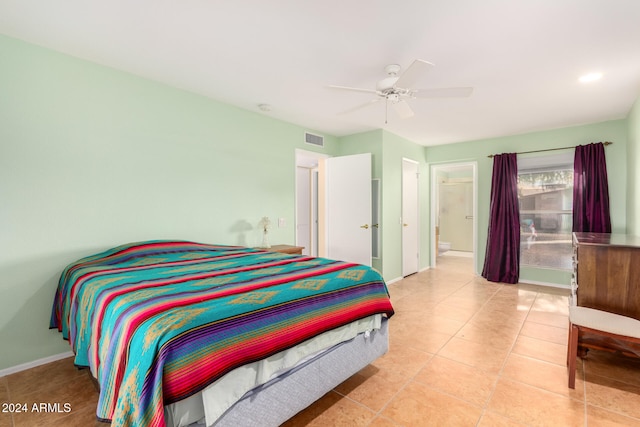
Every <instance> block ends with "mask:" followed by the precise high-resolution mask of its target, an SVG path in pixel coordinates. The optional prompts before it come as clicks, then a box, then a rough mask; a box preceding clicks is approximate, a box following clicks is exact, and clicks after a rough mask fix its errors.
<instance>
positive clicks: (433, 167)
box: [429, 161, 478, 274]
mask: <svg viewBox="0 0 640 427" xmlns="http://www.w3.org/2000/svg"><path fill="white" fill-rule="evenodd" d="M429 167H430V171H431V174H430V179H431V215H430V217H431V219H430V225H429V227H430V230H431V238H430V243H429V248H431V250H430V251H429V252H430V253H431V260H430V265H431V267H435V266H436V259H437V257H438V250H437V248H436V247H435V246H436V218H438V212H437V209H438V198H439V196H440V194H439V186H438V182H437V179H436V176H437V173H438V172H439V171H445V170H454V169H460V168H469V167H470V168H471V169H472V177H473V183H472V187H473V270H474V272H475V273H476V274H478V271H477V266H478V263H477V256H478V162H475V161H473V162H456V163H432V164H430V165H429Z"/></svg>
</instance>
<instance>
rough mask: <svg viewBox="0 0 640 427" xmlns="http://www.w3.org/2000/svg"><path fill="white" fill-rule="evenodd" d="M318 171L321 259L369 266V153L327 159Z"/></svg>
mask: <svg viewBox="0 0 640 427" xmlns="http://www.w3.org/2000/svg"><path fill="white" fill-rule="evenodd" d="M320 170H321V172H322V173H323V174H324V177H321V178H320V179H321V180H322V181H323V182H324V202H325V206H324V229H325V242H324V249H325V256H326V257H327V258H331V259H337V260H341V261H348V262H355V263H358V264H364V265H368V266H371V153H366V154H356V155H352V156H341V157H330V158H328V159H325V160H324V167H323V168H320Z"/></svg>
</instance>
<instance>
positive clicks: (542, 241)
mask: <svg viewBox="0 0 640 427" xmlns="http://www.w3.org/2000/svg"><path fill="white" fill-rule="evenodd" d="M518 200H519V203H520V264H521V265H527V266H534V267H542V268H554V269H566V270H571V269H572V264H571V257H572V248H571V227H572V213H573V211H572V208H573V163H572V162H568V160H567V158H566V156H564V157H562V156H560V157H558V156H546V157H545V156H541V157H538V158H536V159H535V160H533V161H529V162H522V163H520V162H519V164H518Z"/></svg>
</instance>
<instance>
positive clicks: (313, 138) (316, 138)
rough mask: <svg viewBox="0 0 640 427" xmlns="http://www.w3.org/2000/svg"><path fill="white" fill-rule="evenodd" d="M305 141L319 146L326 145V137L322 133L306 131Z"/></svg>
mask: <svg viewBox="0 0 640 427" xmlns="http://www.w3.org/2000/svg"><path fill="white" fill-rule="evenodd" d="M304 142H306V143H307V144H311V145H315V146H318V147H324V137H323V136H320V135H314V134H312V133H309V132H305V133H304Z"/></svg>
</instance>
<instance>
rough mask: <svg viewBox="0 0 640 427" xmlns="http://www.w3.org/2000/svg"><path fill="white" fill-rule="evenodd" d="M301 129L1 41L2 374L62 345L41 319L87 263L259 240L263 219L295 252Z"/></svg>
mask: <svg viewBox="0 0 640 427" xmlns="http://www.w3.org/2000/svg"><path fill="white" fill-rule="evenodd" d="M305 130H306V129H303V128H301V127H299V126H296V125H292V124H289V123H285V122H282V121H278V120H274V119H271V118H269V117H267V116H265V115H262V114H258V113H253V112H249V111H246V110H241V109H238V108H234V107H231V106H228V105H225V104H222V103H219V102H216V101H213V100H211V99H208V98H205V97H202V96H198V95H194V94H192V93H188V92H185V91H181V90H178V89H173V88H170V87H167V86H165V85H161V84H158V83H155V82H153V81H149V80H146V79H142V78H138V77H136V76H133V75H130V74H126V73H123V72H119V71H115V70H113V69H109V68H106V67H103V66H99V65H96V64H92V63H89V62H86V61H82V60H78V59H76V58H72V57H69V56H66V55H62V54H59V53H55V52H53V51H51V50H47V49H43V48H40V47H37V46H34V45H30V44H26V43H23V42H20V41H17V40H14V39H10V38H6V37H2V36H0V253H1V255H0V347H1V348H2V351H0V369H4V368H7V367H10V366H15V365H18V364H21V363H26V362H29V361H32V360H37V359H40V358H43V357H47V356H51V355H54V354H59V353H63V352H66V351H68V350H69V346H68V344H67V343H66V342H65V341H63V340H62V338H61V336H60V334H58V333H57V331H56V332H54V331H49V330H48V325H49V315H50V309H51V301H52V298H53V294H54V292H55V288H56V284H57V280H58V277H59V275H60V272H61V271H62V268H63V267H64V266H65V265H67V264H68V263H70V262H72V261H74V260H76V259H78V258H80V257H82V256H86V255H88V254H90V253H93V252H96V251H100V250H103V249H106V248H108V247H112V246H115V245H119V244H122V243H125V242H132V241H140V240H145V239H158V238H160V239H162V238H179V239H191V240H195V241H202V242H215V243H220V244H247V245H256V244H259V243H260V242H261V232H260V230H259V229H258V227H257V225H258V222H259V221H260V218H261V217H263V216H269V217H271V218H272V219H275V218H279V217H282V218H285V219H286V220H287V221H286V223H287V226H286V227H284V228H277V227H274V228H273V229H272V231H271V235H270V241H271V242H272V243H274V244H275V243H294V210H295V204H294V194H295V190H294V185H295V149H296V148H304V149H305V150H314V148H315V147H314V146H311V145H308V144H305V143H304V131H305ZM310 131H312V132H314V131H313V130H310ZM314 133H318V132H314ZM337 142H338V141H337V139H336V138H335V137H331V136H327V137H326V138H325V143H326V149H325V150H323V152H326V153H327V154H334V153H335V152H336V150H337ZM316 151H318V150H316ZM245 223H246V224H249V225H250V226H251V227H252V230H251V231H248V232H244V233H243V232H241V231H238V230H240V229H241V228H242V227H240V224H245Z"/></svg>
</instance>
